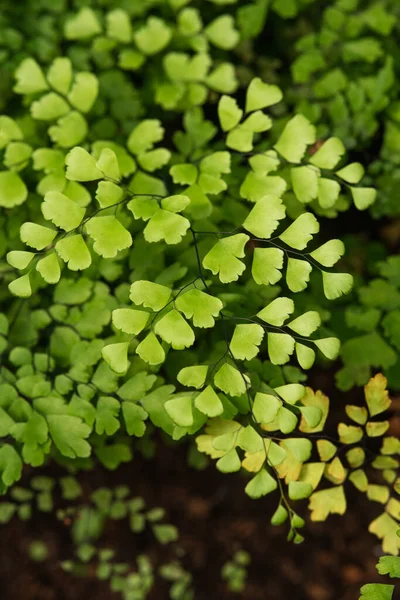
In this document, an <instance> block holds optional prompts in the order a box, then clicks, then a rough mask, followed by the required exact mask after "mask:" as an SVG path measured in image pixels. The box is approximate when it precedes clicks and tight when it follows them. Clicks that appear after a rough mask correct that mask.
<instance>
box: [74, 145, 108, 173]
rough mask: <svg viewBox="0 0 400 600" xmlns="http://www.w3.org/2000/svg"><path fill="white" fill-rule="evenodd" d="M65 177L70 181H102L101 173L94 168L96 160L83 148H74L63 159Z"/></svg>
mask: <svg viewBox="0 0 400 600" xmlns="http://www.w3.org/2000/svg"><path fill="white" fill-rule="evenodd" d="M65 164H66V165H67V171H66V176H67V178H68V179H70V180H72V181H94V180H96V179H103V177H104V175H103V173H102V171H100V169H99V168H98V167H97V166H96V160H95V159H94V158H93V156H91V155H90V154H89V152H87V151H86V150H85V149H84V148H81V147H80V146H76V147H75V148H72V150H70V152H68V154H67V156H66V157H65Z"/></svg>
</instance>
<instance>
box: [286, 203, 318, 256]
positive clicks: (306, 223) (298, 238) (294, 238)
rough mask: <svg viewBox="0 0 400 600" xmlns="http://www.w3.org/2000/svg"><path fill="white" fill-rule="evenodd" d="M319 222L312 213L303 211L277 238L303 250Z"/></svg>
mask: <svg viewBox="0 0 400 600" xmlns="http://www.w3.org/2000/svg"><path fill="white" fill-rule="evenodd" d="M318 231H319V223H318V221H317V219H316V218H315V216H314V215H313V214H312V213H308V212H306V213H303V214H301V215H300V216H299V217H297V219H296V220H295V221H293V223H292V224H291V225H289V227H288V228H287V229H286V230H285V231H284V232H283V233H281V235H280V236H279V238H280V239H281V240H282V241H283V242H285V244H287V245H288V246H290V247H291V248H296V249H297V250H304V248H305V247H306V246H307V244H308V242H309V241H310V240H312V238H313V234H314V233H318Z"/></svg>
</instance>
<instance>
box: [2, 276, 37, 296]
mask: <svg viewBox="0 0 400 600" xmlns="http://www.w3.org/2000/svg"><path fill="white" fill-rule="evenodd" d="M8 289H9V290H10V292H11V293H12V294H13V295H14V296H18V298H29V296H31V295H32V288H31V282H30V279H29V273H27V274H26V275H23V276H22V277H18V279H14V281H11V283H9V284H8Z"/></svg>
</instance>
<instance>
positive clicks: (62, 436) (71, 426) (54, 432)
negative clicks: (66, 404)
mask: <svg viewBox="0 0 400 600" xmlns="http://www.w3.org/2000/svg"><path fill="white" fill-rule="evenodd" d="M46 420H47V423H48V426H49V431H50V435H51V437H52V439H53V441H54V443H55V445H56V446H57V448H58V450H59V451H60V452H61V454H62V455H63V456H67V457H69V458H86V457H88V456H90V451H91V447H90V445H89V444H88V442H87V441H86V438H88V437H89V435H90V432H91V428H90V427H89V426H88V425H85V423H82V421H81V419H79V418H78V417H73V416H70V415H47V417H46Z"/></svg>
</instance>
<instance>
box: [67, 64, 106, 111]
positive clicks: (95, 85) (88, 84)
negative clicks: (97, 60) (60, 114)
mask: <svg viewBox="0 0 400 600" xmlns="http://www.w3.org/2000/svg"><path fill="white" fill-rule="evenodd" d="M98 92H99V82H98V80H97V77H96V76H95V75H94V74H93V73H77V74H76V75H75V79H74V83H73V86H72V89H71V91H70V93H69V94H68V100H69V102H70V103H71V104H72V106H73V107H74V108H76V109H77V110H79V111H80V112H82V113H87V112H89V111H90V109H91V108H92V106H93V104H94V103H95V101H96V98H97V95H98Z"/></svg>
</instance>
